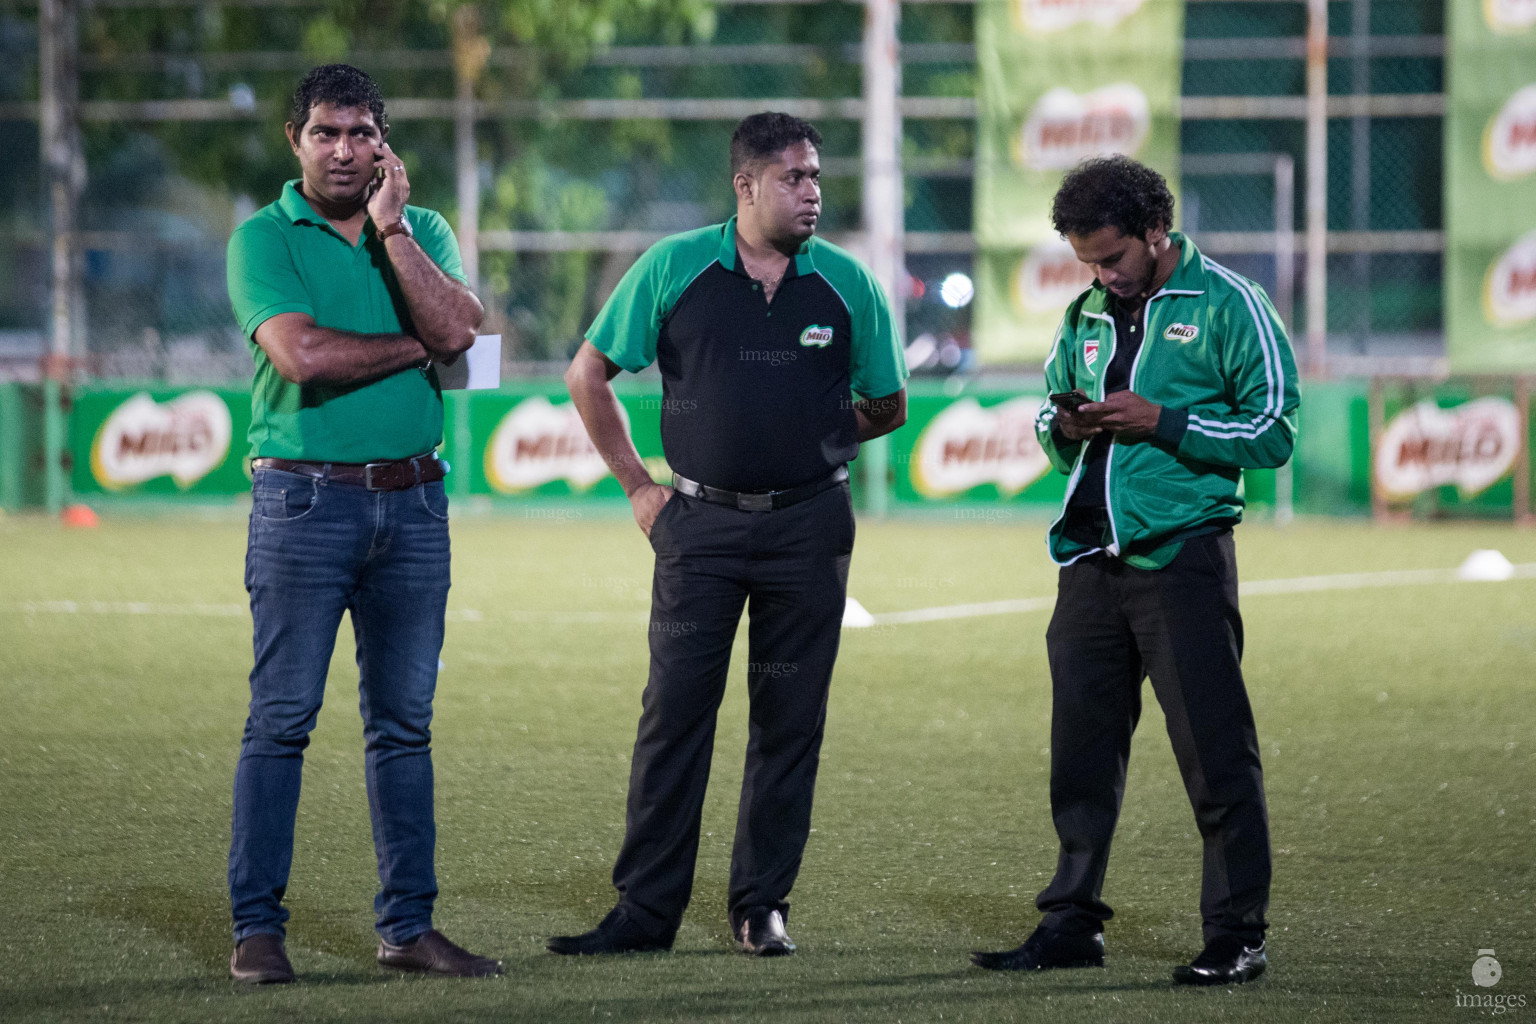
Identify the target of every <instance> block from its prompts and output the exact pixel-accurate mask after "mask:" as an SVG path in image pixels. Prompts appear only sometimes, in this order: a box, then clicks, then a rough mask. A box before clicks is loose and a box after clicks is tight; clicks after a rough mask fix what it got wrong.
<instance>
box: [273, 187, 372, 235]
mask: <svg viewBox="0 0 1536 1024" xmlns="http://www.w3.org/2000/svg"><path fill="white" fill-rule="evenodd" d="M303 183H304V179H303V178H294V179H293V180H292V181H289V182H286V183H285V184H284V185H283V194H282V195H281V196H280V197H278V200H277V205H278V208H279V209H280V210H282V211H283V213H284V214H285V215H286V216H287V217H288V219H289V220H290V221H291V222H293V223H294V224H313V225H314V226H315V227H317V228H320V229H321V230H323V231H329V232H330V233H331V234H333V235H335V236H336V237H337V238H341V240H342V241H343V242H345V241H346V239H345V238H342V235H341V232H339V231H337V230H336V229H335V228H334V227H332V226H331V222H330V221H328V220H326V219H325V218H324V217H322V216H320V215H319V214H318V213H316V212H315V208H314V207H313V206H310V205H309V200H308V199H305V198H304V193H302V192H300V191H299V186H300V185H302V184H303ZM372 224H373V218H371V217H370V218H369V219H368V224H367V225H364V227H363V233H362V234H361V235H360V236H358V239H357V248H362V246H363V243H364V242H366V241H367V240H368V236H369V235H370V234H372V233H373V232H372V230H371V225H372ZM348 244H351V243H348Z"/></svg>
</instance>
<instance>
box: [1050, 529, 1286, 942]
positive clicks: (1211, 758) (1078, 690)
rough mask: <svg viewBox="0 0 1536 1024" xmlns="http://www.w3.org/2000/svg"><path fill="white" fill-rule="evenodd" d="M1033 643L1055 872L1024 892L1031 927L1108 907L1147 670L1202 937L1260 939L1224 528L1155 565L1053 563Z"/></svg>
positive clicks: (1264, 832)
mask: <svg viewBox="0 0 1536 1024" xmlns="http://www.w3.org/2000/svg"><path fill="white" fill-rule="evenodd" d="M1046 648H1047V651H1048V652H1049V655H1050V663H1051V692H1052V708H1051V817H1052V819H1053V820H1054V822H1055V825H1056V834H1057V836H1058V837H1059V838H1060V840H1061V850H1060V854H1059V857H1058V860H1057V865H1056V877H1055V878H1053V879H1052V880H1051V884H1050V885H1049V886H1047V887H1046V888H1045V890H1044V891H1043V892H1041V893H1040V896H1039V898H1038V899H1037V900H1036V905H1037V906H1038V907H1039V908H1040V910H1041V911H1042V912H1043V913H1044V915H1045V918H1044V920H1043V921H1042V922H1041V923H1042V924H1044V925H1045V926H1047V927H1049V928H1054V929H1056V930H1058V931H1064V932H1071V933H1081V932H1097V931H1101V930H1102V929H1103V927H1104V922H1105V921H1108V920H1109V919H1110V917H1112V916H1113V911H1111V910H1110V908H1109V906H1108V905H1107V904H1106V903H1104V901H1103V899H1102V898H1101V895H1100V894H1101V892H1102V890H1103V887H1104V871H1105V867H1106V866H1107V864H1108V862H1109V846H1110V840H1111V838H1112V837H1113V835H1114V831H1115V821H1116V819H1117V818H1118V817H1119V814H1120V801H1121V798H1122V797H1123V796H1124V794H1125V768H1126V762H1127V759H1128V758H1129V756H1130V750H1131V733H1132V732H1134V731H1135V729H1136V722H1137V720H1138V719H1139V718H1140V716H1141V682H1142V680H1143V679H1144V678H1146V677H1147V676H1150V677H1151V679H1152V690H1153V692H1154V693H1155V694H1156V695H1157V699H1158V702H1159V703H1160V704H1161V705H1162V707H1163V714H1164V716H1165V718H1166V719H1167V723H1168V738H1169V739H1170V740H1172V742H1173V752H1174V756H1175V758H1177V760H1178V763H1179V772H1180V773H1181V774H1182V775H1183V777H1184V788H1185V791H1186V792H1187V793H1188V794H1189V800H1190V803H1191V804H1192V805H1193V807H1194V811H1195V822H1196V824H1197V825H1198V826H1199V829H1200V837H1201V839H1202V841H1203V843H1204V851H1205V855H1204V866H1203V872H1202V875H1201V886H1200V913H1201V917H1202V919H1203V921H1204V932H1205V940H1206V941H1207V942H1209V941H1210V940H1211V939H1212V938H1214V937H1215V936H1217V935H1223V934H1234V935H1238V936H1240V937H1242V938H1244V939H1246V940H1253V941H1257V940H1258V939H1261V938H1263V936H1264V929H1265V927H1266V922H1265V917H1264V915H1265V911H1266V910H1267V908H1268V905H1269V882H1270V849H1269V814H1268V811H1267V810H1266V808H1265V803H1264V779H1263V770H1262V768H1261V767H1260V765H1259V741H1258V734H1257V732H1256V731H1255V729H1254V724H1253V711H1252V709H1251V708H1250V707H1249V704H1248V692H1247V690H1246V689H1245V688H1244V686H1243V675H1242V669H1241V668H1240V666H1239V661H1240V659H1241V657H1242V651H1243V623H1242V619H1241V617H1240V616H1239V615H1238V609H1237V559H1236V554H1235V550H1234V547H1233V543H1232V534H1231V532H1230V531H1227V532H1223V533H1219V534H1213V535H1209V536H1204V537H1195V538H1192V539H1190V540H1188V541H1186V542H1185V543H1184V547H1183V548H1182V550H1180V552H1179V554H1178V556H1177V557H1176V558H1175V559H1174V560H1173V561H1172V562H1171V563H1169V564H1168V565H1167V566H1166V567H1164V568H1162V569H1159V570H1145V569H1135V568H1132V567H1131V566H1128V565H1126V564H1125V563H1124V562H1122V561H1120V560H1119V559H1114V558H1109V557H1107V556H1104V555H1094V556H1092V557H1090V558H1086V559H1083V560H1082V561H1079V562H1077V563H1075V564H1073V565H1069V566H1064V567H1063V568H1062V570H1061V575H1060V581H1059V585H1058V593H1057V597H1056V610H1055V613H1054V614H1053V615H1052V616H1051V624H1050V628H1049V629H1048V630H1047V632H1046Z"/></svg>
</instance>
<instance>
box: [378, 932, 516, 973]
mask: <svg viewBox="0 0 1536 1024" xmlns="http://www.w3.org/2000/svg"><path fill="white" fill-rule="evenodd" d="M379 963H381V964H383V965H384V966H385V967H393V968H394V969H395V970H397V971H415V972H417V973H419V974H436V975H440V976H442V977H445V978H489V977H493V976H494V975H497V974H500V973H501V961H500V960H492V959H491V958H490V957H484V956H476V955H475V954H473V953H471V952H470V951H469V950H467V949H463V948H461V947H459V946H455V945H454V944H453V943H451V942H449V941H448V937H447V936H445V935H444V934H443V933H442V932H440V931H438V930H437V929H436V928H434V929H432V930H431V931H429V932H427V933H425V934H424V935H422V936H421V937H419V938H417V939H415V940H414V941H412V942H408V943H406V944H405V945H403V946H394V945H391V944H390V943H388V942H382V941H381V942H380V943H379Z"/></svg>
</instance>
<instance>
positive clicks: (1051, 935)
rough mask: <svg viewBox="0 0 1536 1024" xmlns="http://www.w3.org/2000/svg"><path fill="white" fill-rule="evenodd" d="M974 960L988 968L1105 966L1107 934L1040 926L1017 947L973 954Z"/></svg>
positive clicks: (977, 964) (976, 963) (1050, 968)
mask: <svg viewBox="0 0 1536 1024" xmlns="http://www.w3.org/2000/svg"><path fill="white" fill-rule="evenodd" d="M971 963H973V964H975V965H976V966H977V967H985V968H986V969H987V970H989V971H1048V970H1052V969H1054V968H1058V967H1103V966H1104V935H1103V933H1102V932H1093V933H1092V934H1089V935H1067V934H1065V933H1063V932H1058V931H1052V930H1051V929H1049V928H1047V927H1045V926H1044V925H1041V926H1040V927H1039V928H1036V929H1035V931H1034V934H1033V935H1031V936H1030V937H1029V938H1027V939H1025V940H1024V945H1022V946H1020V947H1019V948H1018V949H1010V950H1006V951H1004V952H1001V953H972V954H971Z"/></svg>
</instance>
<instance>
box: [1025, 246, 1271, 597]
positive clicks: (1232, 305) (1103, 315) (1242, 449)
mask: <svg viewBox="0 0 1536 1024" xmlns="http://www.w3.org/2000/svg"><path fill="white" fill-rule="evenodd" d="M1170 237H1172V239H1173V241H1174V243H1175V244H1177V245H1179V246H1181V247H1182V250H1183V252H1182V255H1181V257H1180V259H1179V265H1178V267H1177V269H1175V270H1174V272H1173V276H1172V277H1171V278H1169V280H1168V283H1167V284H1165V285H1164V286H1163V287H1162V289H1161V290H1160V291H1158V292H1157V294H1155V295H1153V296H1152V297H1151V298H1150V299H1148V300H1147V306H1146V310H1145V312H1144V319H1145V321H1146V333H1145V335H1144V340H1143V341H1142V345H1141V351H1140V352H1139V353H1138V354H1137V356H1136V360H1135V362H1134V363H1133V364H1132V366H1131V380H1130V389H1131V390H1132V391H1134V392H1136V394H1138V395H1140V396H1141V397H1143V398H1145V399H1147V401H1149V402H1153V403H1155V404H1157V405H1161V406H1162V407H1163V412H1162V415H1161V417H1160V419H1159V421H1158V426H1157V431H1156V433H1155V434H1153V435H1152V436H1151V437H1149V438H1145V439H1142V440H1138V441H1121V440H1119V439H1118V438H1117V439H1116V440H1115V442H1114V444H1112V445H1110V449H1109V460H1108V465H1107V467H1106V471H1105V472H1106V477H1105V504H1106V506H1107V508H1108V511H1109V521H1110V533H1111V534H1112V539H1111V540H1110V542H1109V543H1108V544H1107V545H1105V546H1104V547H1103V548H1096V547H1088V546H1085V545H1083V544H1080V543H1077V542H1075V541H1072V540H1070V539H1068V538H1067V537H1066V536H1064V535H1063V532H1062V531H1063V526H1064V524H1065V520H1066V502H1067V501H1070V500H1071V498H1072V491H1073V489H1074V488H1076V486H1077V482H1078V479H1079V477H1080V476H1081V475H1082V462H1083V455H1084V453H1085V452H1086V450H1087V447H1088V446H1087V445H1086V444H1085V443H1083V442H1081V441H1071V440H1068V439H1067V437H1066V436H1065V435H1064V434H1062V433H1061V432H1060V431H1059V430H1055V429H1053V427H1054V425H1055V417H1056V407H1055V406H1054V405H1052V404H1051V403H1050V402H1046V403H1045V404H1044V405H1043V406H1042V407H1041V409H1040V414H1039V416H1038V417H1037V418H1036V421H1035V429H1036V431H1037V433H1038V434H1039V437H1040V444H1041V446H1042V447H1043V448H1044V449H1045V451H1046V454H1047V455H1049V456H1050V458H1051V462H1052V463H1053V464H1054V465H1055V466H1056V468H1057V469H1058V470H1060V471H1061V472H1062V473H1066V474H1069V475H1070V477H1071V479H1070V480H1069V481H1068V482H1067V496H1066V499H1065V500H1064V501H1063V503H1062V514H1061V515H1059V516H1057V518H1056V521H1055V522H1054V523H1053V524H1051V529H1050V532H1049V534H1048V536H1047V545H1048V547H1049V549H1050V553H1051V558H1052V559H1053V560H1054V561H1056V562H1057V563H1058V564H1061V565H1067V564H1070V563H1071V562H1074V561H1076V560H1077V559H1079V558H1082V557H1083V556H1084V555H1088V554H1092V553H1093V552H1095V551H1099V550H1107V551H1108V552H1109V554H1111V555H1114V556H1117V557H1121V558H1124V559H1125V560H1126V562H1127V563H1129V564H1131V565H1134V566H1137V567H1140V568H1147V569H1160V568H1162V567H1163V566H1165V565H1167V564H1168V563H1169V562H1171V561H1172V560H1173V557H1174V556H1175V555H1176V554H1178V551H1179V546H1180V544H1181V543H1182V540H1181V538H1182V537H1184V536H1188V535H1189V534H1190V532H1191V531H1192V530H1198V529H1199V528H1200V527H1201V526H1202V525H1205V524H1211V523H1216V522H1219V521H1222V520H1228V521H1233V520H1237V519H1240V518H1242V510H1243V499H1242V496H1241V495H1240V494H1239V493H1238V483H1239V480H1240V478H1241V475H1242V470H1244V469H1260V468H1271V467H1276V466H1280V465H1283V464H1284V463H1285V462H1286V460H1288V459H1289V458H1290V457H1291V450H1292V449H1293V447H1294V446H1295V441H1296V410H1297V408H1298V407H1299V406H1300V404H1301V398H1300V393H1299V392H1298V390H1297V383H1296V363H1295V359H1294V358H1293V357H1292V355H1291V343H1290V340H1289V339H1288V338H1287V337H1286V335H1285V328H1284V326H1282V325H1281V323H1280V317H1279V316H1278V315H1277V314H1276V313H1275V308H1274V306H1273V305H1271V304H1270V301H1269V297H1268V296H1267V295H1265V294H1264V290H1263V289H1262V288H1260V287H1259V286H1258V285H1256V284H1254V283H1253V282H1252V281H1250V280H1248V279H1247V278H1245V277H1243V276H1242V275H1240V274H1236V273H1234V272H1233V271H1231V270H1228V269H1227V268H1226V267H1224V266H1222V265H1221V264H1219V263H1217V262H1215V261H1214V260H1212V259H1210V258H1209V257H1207V256H1204V255H1202V254H1201V253H1200V251H1199V250H1198V249H1196V248H1195V245H1194V243H1193V242H1191V241H1190V240H1189V239H1188V238H1186V237H1185V236H1184V235H1182V234H1179V233H1177V232H1175V233H1173V234H1172V235H1171V236H1170ZM1108 301H1109V294H1108V293H1107V292H1106V291H1105V290H1104V288H1103V286H1102V285H1100V284H1099V283H1098V282H1094V284H1093V285H1092V286H1091V287H1090V288H1088V289H1087V290H1086V291H1084V292H1083V294H1081V295H1079V296H1078V297H1077V298H1076V299H1075V300H1073V302H1072V305H1071V306H1069V307H1067V313H1066V316H1065V317H1064V318H1063V319H1062V322H1061V327H1060V328H1059V330H1058V331H1057V334H1056V340H1055V343H1054V344H1053V345H1052V347H1051V353H1050V355H1049V356H1048V357H1047V358H1046V364H1045V377H1046V382H1047V383H1048V384H1049V386H1050V389H1051V391H1053V392H1056V391H1071V390H1072V389H1074V388H1079V389H1081V390H1082V391H1084V392H1085V393H1087V394H1088V395H1090V396H1092V397H1093V399H1094V400H1095V401H1099V400H1102V399H1103V398H1104V390H1103V389H1104V384H1103V381H1102V374H1103V372H1104V371H1105V370H1106V369H1107V368H1108V366H1109V362H1110V360H1111V359H1112V358H1114V351H1115V345H1116V343H1117V339H1116V337H1115V323H1114V318H1113V317H1112V316H1111V315H1110V314H1109V313H1108V312H1107V311H1106V305H1107V303H1108Z"/></svg>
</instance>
